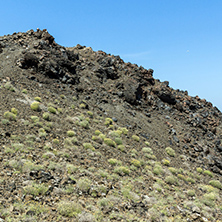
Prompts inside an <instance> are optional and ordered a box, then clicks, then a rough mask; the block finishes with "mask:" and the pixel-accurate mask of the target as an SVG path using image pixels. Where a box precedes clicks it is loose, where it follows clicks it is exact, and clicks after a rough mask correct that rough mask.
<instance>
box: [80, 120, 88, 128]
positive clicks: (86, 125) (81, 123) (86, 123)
mask: <svg viewBox="0 0 222 222" xmlns="http://www.w3.org/2000/svg"><path fill="white" fill-rule="evenodd" d="M80 126H81V127H83V128H85V129H89V122H88V121H87V120H83V121H81V122H80Z"/></svg>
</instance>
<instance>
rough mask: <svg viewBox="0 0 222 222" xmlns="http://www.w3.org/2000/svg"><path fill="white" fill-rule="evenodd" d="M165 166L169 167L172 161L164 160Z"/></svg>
mask: <svg viewBox="0 0 222 222" xmlns="http://www.w3.org/2000/svg"><path fill="white" fill-rule="evenodd" d="M162 163H163V165H166V166H169V165H170V161H169V160H167V159H163V160H162Z"/></svg>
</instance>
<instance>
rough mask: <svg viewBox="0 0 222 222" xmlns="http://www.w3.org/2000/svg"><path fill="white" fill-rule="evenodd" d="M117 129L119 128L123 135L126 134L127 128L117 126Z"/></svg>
mask: <svg viewBox="0 0 222 222" xmlns="http://www.w3.org/2000/svg"><path fill="white" fill-rule="evenodd" d="M118 130H120V131H121V132H122V133H123V134H124V135H127V134H128V131H129V130H128V129H127V128H125V127H119V128H118Z"/></svg>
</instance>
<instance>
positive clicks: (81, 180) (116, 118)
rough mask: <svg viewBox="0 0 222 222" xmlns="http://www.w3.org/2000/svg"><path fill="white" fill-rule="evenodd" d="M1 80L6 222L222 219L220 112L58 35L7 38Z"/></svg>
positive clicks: (148, 73) (0, 211) (0, 43)
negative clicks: (60, 40)
mask: <svg viewBox="0 0 222 222" xmlns="http://www.w3.org/2000/svg"><path fill="white" fill-rule="evenodd" d="M0 80H1V82H0V84H1V88H0V90H1V93H0V97H1V101H2V102H1V104H0V105H1V109H0V110H1V123H0V137H1V140H0V143H1V150H0V153H1V164H0V167H1V181H0V189H1V198H0V200H1V207H0V218H2V221H82V222H83V221H221V217H222V200H221V198H220V194H221V189H222V185H221V175H222V155H221V153H222V144H221V139H222V122H221V121H222V114H221V112H220V111H219V110H218V109H217V108H216V107H213V106H212V104H211V103H210V102H207V101H206V100H204V99H200V98H199V97H198V96H196V97H191V96H189V95H188V93H187V92H186V91H180V90H174V89H172V88H170V87H169V82H167V81H165V82H160V81H159V80H157V79H154V77H153V70H152V69H149V70H146V69H144V68H143V67H138V66H137V65H135V64H131V63H124V61H123V60H122V59H121V58H120V57H119V56H113V55H110V54H106V53H104V52H102V51H98V52H94V51H93V50H92V49H91V48H90V47H85V46H80V45H77V46H76V47H71V48H65V47H62V46H60V45H58V44H57V43H56V42H55V41H54V37H52V36H51V35H50V34H49V33H48V32H47V30H37V31H36V32H34V31H33V30H30V31H28V32H26V33H14V34H13V35H7V36H3V37H0ZM0 220H1V219H0Z"/></svg>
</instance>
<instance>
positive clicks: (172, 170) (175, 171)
mask: <svg viewBox="0 0 222 222" xmlns="http://www.w3.org/2000/svg"><path fill="white" fill-rule="evenodd" d="M168 169H169V171H170V172H171V173H172V174H176V173H177V171H178V170H177V169H176V168H174V167H169V168H168Z"/></svg>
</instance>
